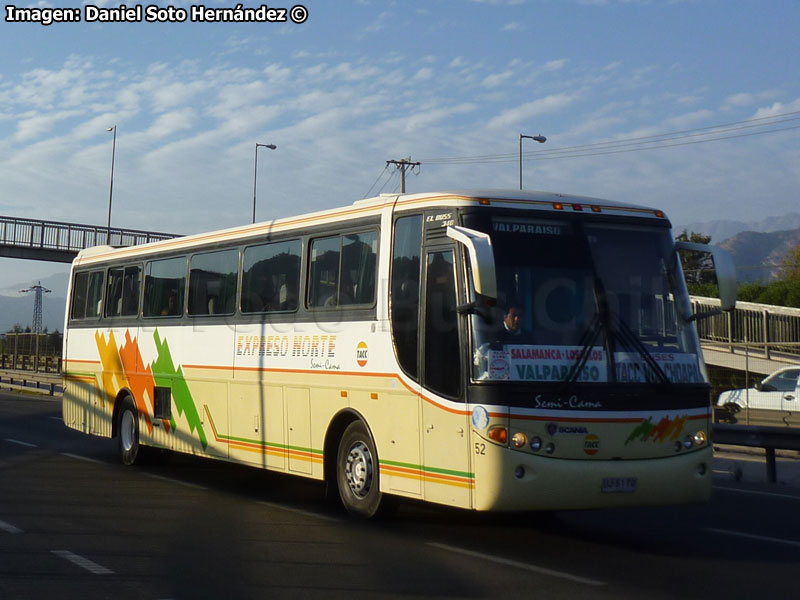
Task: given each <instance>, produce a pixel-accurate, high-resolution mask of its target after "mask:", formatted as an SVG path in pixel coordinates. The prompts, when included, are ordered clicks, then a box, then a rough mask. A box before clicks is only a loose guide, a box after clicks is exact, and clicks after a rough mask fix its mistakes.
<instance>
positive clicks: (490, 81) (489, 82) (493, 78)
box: [481, 70, 514, 88]
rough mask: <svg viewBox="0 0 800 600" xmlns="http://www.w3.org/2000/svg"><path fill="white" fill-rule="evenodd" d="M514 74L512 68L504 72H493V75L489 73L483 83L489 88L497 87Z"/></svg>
mask: <svg viewBox="0 0 800 600" xmlns="http://www.w3.org/2000/svg"><path fill="white" fill-rule="evenodd" d="M513 76H514V72H513V71H511V70H508V71H503V72H502V73H492V74H491V75H487V76H486V77H485V78H484V79H483V81H482V82H481V85H482V86H483V87H487V88H495V87H498V86H500V85H503V84H504V83H506V82H507V81H508V80H509V79H511V78H512V77H513Z"/></svg>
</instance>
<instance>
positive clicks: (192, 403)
mask: <svg viewBox="0 0 800 600" xmlns="http://www.w3.org/2000/svg"><path fill="white" fill-rule="evenodd" d="M678 250H681V251H684V250H688V251H706V252H709V253H711V257H712V258H713V261H714V265H715V267H716V276H717V280H718V285H719V289H720V297H721V303H722V308H723V309H726V310H730V309H731V308H733V302H735V300H734V298H735V275H734V273H733V268H732V263H731V262H730V258H729V256H728V255H726V254H725V253H724V252H723V251H721V250H719V249H717V248H713V247H710V246H704V245H698V244H689V243H685V242H677V243H676V242H674V241H673V237H672V235H671V229H670V222H669V220H668V219H667V217H666V216H665V214H664V213H663V212H662V211H661V210H658V209H652V208H645V207H641V206H634V205H629V204H623V203H618V202H611V201H607V200H600V199H596V198H589V197H577V196H565V195H562V194H553V193H544V192H522V191H513V192H512V191H469V192H437V193H423V194H401V195H397V194H394V195H381V196H379V197H376V198H371V199H366V200H360V201H357V202H355V203H353V204H352V205H350V206H346V207H344V208H338V209H334V210H327V211H323V212H316V213H313V214H306V215H302V216H297V217H290V218H282V219H277V220H273V221H268V222H263V223H256V224H252V225H246V226H242V227H236V228H232V229H226V230H222V231H215V232H211V233H203V234H198V235H191V236H186V237H181V238H176V239H171V240H166V241H159V242H155V243H151V244H146V245H141V246H133V247H110V246H102V247H95V248H89V249H87V250H83V251H81V252H80V253H79V255H78V256H77V258H76V259H75V261H74V262H73V265H72V272H71V280H70V288H69V300H68V303H67V314H66V325H65V328H64V331H65V333H64V349H63V358H64V370H65V391H64V397H63V419H64V422H65V424H66V425H67V426H69V427H71V428H73V429H76V430H79V431H82V432H84V433H86V434H91V435H95V436H102V437H107V438H116V439H117V445H118V448H119V455H120V458H121V461H122V463H124V464H126V465H132V464H134V463H136V462H137V460H138V459H139V458H140V457H141V456H142V455H143V453H146V452H148V451H151V449H160V451H163V450H168V451H173V452H182V453H188V454H192V455H197V456H201V457H206V458H209V459H218V460H224V461H230V462H234V463H240V464H246V465H252V466H253V467H257V468H261V469H268V470H271V471H277V472H282V473H287V474H295V475H299V476H302V477H308V478H313V479H317V480H324V481H325V483H326V489H328V490H334V497H335V491H336V490H338V496H339V497H340V499H341V502H342V504H343V505H344V507H345V508H346V509H347V511H348V512H350V513H352V514H354V515H357V516H361V517H371V516H373V515H375V514H376V513H377V512H378V510H379V509H380V508H381V506H384V505H385V504H386V503H385V500H389V499H392V498H390V497H392V496H397V497H402V498H410V499H418V500H422V501H426V502H433V503H439V504H445V505H449V506H454V507H461V508H465V509H473V510H477V511H527V510H564V509H581V508H597V507H614V506H634V505H653V504H680V503H696V502H702V501H705V500H707V499H708V497H709V495H710V490H711V460H712V447H711V444H710V440H709V434H710V424H711V402H710V397H709V391H710V388H709V383H708V377H707V374H706V371H705V367H704V364H703V358H702V354H701V349H700V344H699V341H698V336H697V332H696V327H695V323H694V320H695V319H696V315H695V314H694V313H693V310H692V305H691V302H690V300H689V297H688V294H687V289H686V283H685V280H684V277H683V274H682V270H681V263H680V259H679V255H678Z"/></svg>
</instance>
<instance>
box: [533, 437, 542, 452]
mask: <svg viewBox="0 0 800 600" xmlns="http://www.w3.org/2000/svg"><path fill="white" fill-rule="evenodd" d="M541 449H542V438H540V437H532V438H531V450H533V451H534V452H538V451H539V450H541Z"/></svg>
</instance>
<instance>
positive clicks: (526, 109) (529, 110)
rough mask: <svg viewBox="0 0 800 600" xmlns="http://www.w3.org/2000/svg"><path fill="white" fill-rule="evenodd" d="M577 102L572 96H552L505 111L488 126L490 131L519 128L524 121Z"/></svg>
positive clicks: (490, 121) (491, 120)
mask: <svg viewBox="0 0 800 600" xmlns="http://www.w3.org/2000/svg"><path fill="white" fill-rule="evenodd" d="M575 100H576V97H575V96H572V95H570V94H552V95H550V96H547V97H545V98H540V99H539V100H534V101H533V102H526V103H525V104H521V105H519V106H516V107H514V108H510V109H507V110H504V111H503V112H502V113H500V114H499V115H497V116H496V117H494V118H492V119H490V120H489V123H488V124H487V126H488V128H489V129H506V128H508V127H511V126H512V125H517V126H518V128H519V126H521V125H522V124H523V121H526V120H528V119H530V118H532V117H536V116H538V115H542V114H545V113H551V112H557V111H559V110H561V109H563V108H565V107H567V106H569V105H570V104H572V103H573V102H574V101H575Z"/></svg>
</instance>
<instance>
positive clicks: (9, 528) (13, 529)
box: [0, 521, 24, 533]
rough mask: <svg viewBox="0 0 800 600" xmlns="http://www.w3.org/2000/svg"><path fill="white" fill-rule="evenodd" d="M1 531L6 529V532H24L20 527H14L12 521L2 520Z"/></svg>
mask: <svg viewBox="0 0 800 600" xmlns="http://www.w3.org/2000/svg"><path fill="white" fill-rule="evenodd" d="M0 531H5V532H6V533H24V532H23V531H22V529H20V528H19V527H14V526H13V525H12V524H11V523H6V522H5V521H0Z"/></svg>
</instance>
